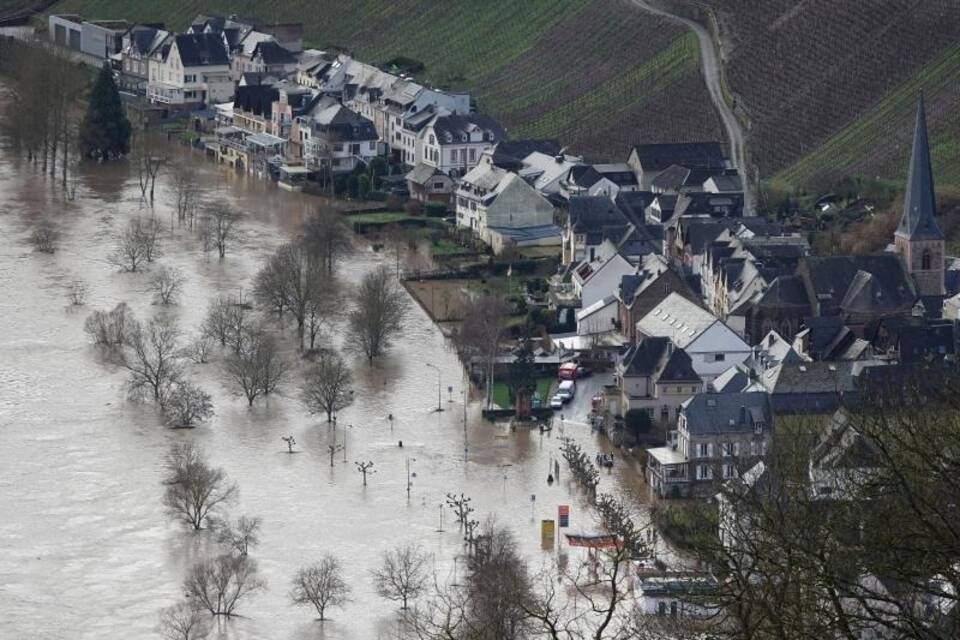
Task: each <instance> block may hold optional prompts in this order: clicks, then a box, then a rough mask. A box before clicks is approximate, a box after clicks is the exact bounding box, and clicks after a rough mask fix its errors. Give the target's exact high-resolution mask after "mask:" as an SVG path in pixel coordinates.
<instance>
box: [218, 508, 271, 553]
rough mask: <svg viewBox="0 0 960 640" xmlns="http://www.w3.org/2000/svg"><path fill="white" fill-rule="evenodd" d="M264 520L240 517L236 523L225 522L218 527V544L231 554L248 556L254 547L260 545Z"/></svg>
mask: <svg viewBox="0 0 960 640" xmlns="http://www.w3.org/2000/svg"><path fill="white" fill-rule="evenodd" d="M262 525H263V519H262V518H256V517H250V516H240V517H239V518H237V519H236V521H234V522H229V521H227V522H223V523H222V524H220V525H219V526H218V527H217V542H219V543H220V544H222V545H224V546H226V547H227V548H228V549H229V550H230V552H231V553H237V554H238V555H241V556H246V555H247V554H248V553H249V552H250V549H251V548H252V547H255V546H257V545H258V544H260V527H261V526H262Z"/></svg>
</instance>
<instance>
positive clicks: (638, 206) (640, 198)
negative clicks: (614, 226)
mask: <svg viewBox="0 0 960 640" xmlns="http://www.w3.org/2000/svg"><path fill="white" fill-rule="evenodd" d="M656 197H657V194H655V193H652V192H650V191H620V192H619V193H618V194H617V197H616V198H615V199H614V203H615V204H616V205H617V208H618V209H620V211H621V212H622V213H623V214H624V215H625V216H626V217H627V219H628V220H630V222H632V223H633V224H634V225H636V226H640V225H642V224H643V223H644V221H645V220H646V208H647V207H649V206H650V204H651V203H652V202H653V201H654V199H656Z"/></svg>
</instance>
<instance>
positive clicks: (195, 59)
mask: <svg viewBox="0 0 960 640" xmlns="http://www.w3.org/2000/svg"><path fill="white" fill-rule="evenodd" d="M233 87H234V85H233V80H232V78H231V77H230V58H229V56H228V55H227V48H226V45H225V44H224V41H223V38H222V36H220V35H218V34H213V33H201V34H179V35H177V36H175V37H174V38H173V42H172V43H171V44H170V49H169V50H168V51H167V52H166V55H165V56H164V57H163V59H162V61H160V62H159V63H157V64H152V65H150V80H149V83H148V85H147V96H148V98H149V99H150V100H151V101H152V102H157V103H162V104H168V105H175V106H183V107H191V106H196V105H213V104H217V103H221V102H229V101H230V100H231V99H232V98H233Z"/></svg>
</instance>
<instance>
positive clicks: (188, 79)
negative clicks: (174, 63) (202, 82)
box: [183, 73, 197, 82]
mask: <svg viewBox="0 0 960 640" xmlns="http://www.w3.org/2000/svg"><path fill="white" fill-rule="evenodd" d="M183 81H184V82H196V81H197V76H196V75H194V74H192V73H190V74H187V75H185V76H183Z"/></svg>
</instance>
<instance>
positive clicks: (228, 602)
mask: <svg viewBox="0 0 960 640" xmlns="http://www.w3.org/2000/svg"><path fill="white" fill-rule="evenodd" d="M265 587H266V583H264V581H263V580H261V579H260V578H259V577H258V576H257V563H256V561H255V560H253V559H252V558H249V557H247V556H235V555H231V554H224V555H220V556H217V557H216V558H212V559H208V560H201V561H200V562H198V563H197V564H195V565H194V566H193V568H192V569H191V570H190V572H189V574H187V579H186V580H185V581H184V584H183V588H184V591H186V592H187V594H188V595H189V596H190V598H192V599H194V600H196V601H197V602H199V603H200V604H201V605H202V606H203V607H204V608H205V609H206V610H207V611H209V612H210V613H211V614H213V615H215V616H227V617H229V616H234V615H236V611H237V607H238V606H239V605H240V602H241V601H242V600H244V599H246V598H247V597H248V596H249V595H251V594H253V593H256V592H257V591H261V590H262V589H264V588H265Z"/></svg>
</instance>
